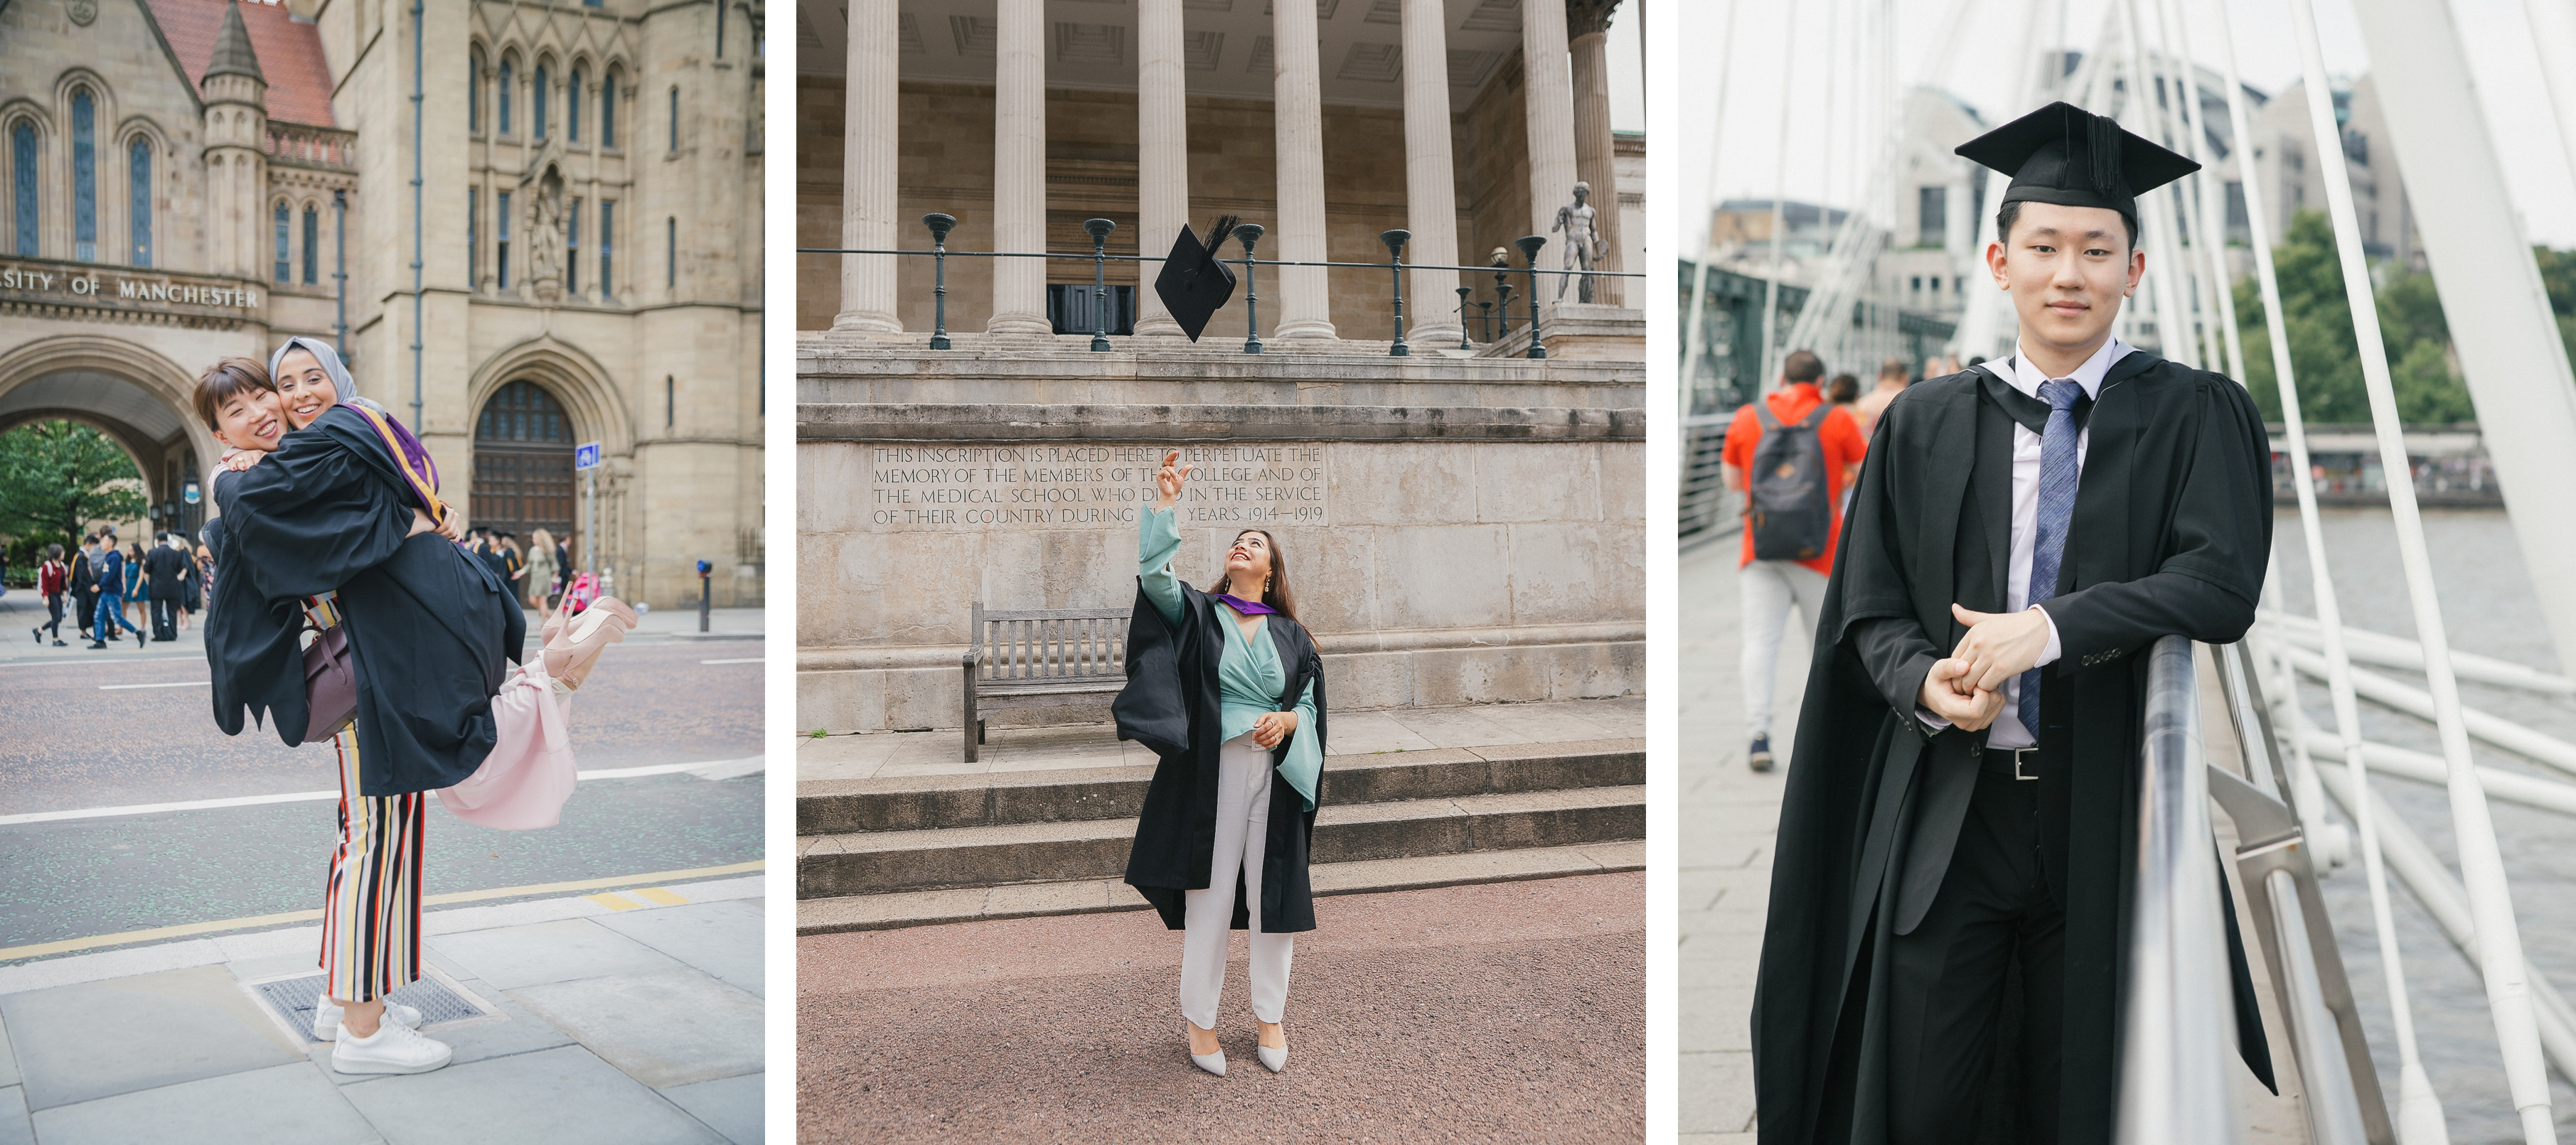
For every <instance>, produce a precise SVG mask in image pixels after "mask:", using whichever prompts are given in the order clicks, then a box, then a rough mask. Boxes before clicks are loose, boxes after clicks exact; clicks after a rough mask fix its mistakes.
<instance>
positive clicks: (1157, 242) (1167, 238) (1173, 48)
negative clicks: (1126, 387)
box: [1136, 0, 1190, 337]
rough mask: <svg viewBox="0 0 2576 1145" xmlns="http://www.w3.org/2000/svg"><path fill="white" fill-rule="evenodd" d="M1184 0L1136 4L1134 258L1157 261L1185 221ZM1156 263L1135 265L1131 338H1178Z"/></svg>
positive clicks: (1187, 205) (1187, 149)
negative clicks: (1158, 285)
mask: <svg viewBox="0 0 2576 1145" xmlns="http://www.w3.org/2000/svg"><path fill="white" fill-rule="evenodd" d="M1182 66H1183V65H1182V62H1181V0H1137V3H1136V246H1137V251H1136V253H1138V254H1141V255H1144V256H1145V257H1147V258H1156V259H1159V258H1160V257H1161V256H1162V255H1163V254H1165V253H1167V252H1169V251H1170V250H1171V249H1172V239H1173V237H1174V236H1176V235H1178V234H1180V233H1181V226H1182V224H1184V223H1187V222H1189V221H1190V121H1189V91H1188V85H1187V82H1186V81H1185V80H1184V79H1183V78H1182ZM1162 269H1163V264H1162V263H1160V262H1140V263H1137V264H1136V333H1138V334H1140V335H1148V336H1154V335H1168V336H1173V337H1178V336H1180V333H1181V324H1180V323H1178V322H1174V321H1172V316H1171V314H1170V312H1168V311H1166V310H1164V309H1163V300H1162V298H1160V297H1159V296H1157V295H1156V294H1155V293H1154V276H1155V275H1156V274H1159V273H1161V272H1162Z"/></svg>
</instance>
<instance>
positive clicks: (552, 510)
mask: <svg viewBox="0 0 2576 1145" xmlns="http://www.w3.org/2000/svg"><path fill="white" fill-rule="evenodd" d="M573 445H574V427H573V422H572V415H571V414H570V413H569V412H568V411H566V410H565V409H564V406H563V403H562V402H561V401H560V400H558V399H557V398H556V397H555V396H554V394H552V393H551V392H549V391H548V390H547V389H546V387H545V386H543V385H541V384H539V383H537V382H534V381H530V380H528V379H525V378H521V379H517V380H514V381H510V382H506V383H504V384H503V385H502V386H501V388H500V389H498V390H496V391H494V392H493V394H492V396H491V397H490V398H489V399H486V400H485V401H484V403H483V408H482V409H481V410H480V411H478V412H477V413H476V414H475V416H474V499H473V500H472V501H471V502H470V503H469V504H470V505H471V506H472V514H473V518H472V519H473V523H474V524H476V525H480V526H483V527H486V528H489V529H491V530H493V531H494V532H508V533H511V534H513V535H515V536H516V537H518V539H519V541H520V543H521V544H522V545H525V544H527V543H528V542H529V540H530V538H532V537H533V536H534V535H535V533H536V530H538V529H544V530H546V532H547V533H549V534H551V535H552V536H554V537H557V538H569V537H570V536H571V535H572V529H573V525H574V522H575V521H576V520H578V519H579V508H578V504H577V499H576V497H575V495H574V489H575V486H574V484H573V468H572V461H573V457H572V452H573Z"/></svg>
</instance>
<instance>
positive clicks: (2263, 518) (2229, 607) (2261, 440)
mask: <svg viewBox="0 0 2576 1145" xmlns="http://www.w3.org/2000/svg"><path fill="white" fill-rule="evenodd" d="M2199 415H2200V432H2199V435H2198V436H2197V438H2196V439H2195V440H2194V441H2193V443H2192V447H2191V451H2190V456H2189V457H2188V458H2187V459H2186V460H2185V466H2186V467H2185V468H2184V469H2183V479H2182V487H2181V489H2180V491H2179V493H2178V494H2177V495H2176V497H2175V499H2174V501H2173V516H2172V523H2171V524H2170V525H2169V526H2168V528H2169V530H2170V532H2169V535H2170V536H2171V537H2172V555H2170V556H2167V557H2166V558H2165V559H2164V560H2163V561H2162V562H2161V563H2160V564H2159V565H2158V566H2157V568H2156V571H2155V572H2153V573H2149V574H2148V575H2146V576H2143V577H2140V578H2138V579H2136V580H2132V581H2116V582H2110V583H2105V584H2097V585H2091V586H2089V587H2086V588H2083V589H2079V590H2077V591H2075V592H2071V593H2068V594H2066V595H2064V596H2060V597H2058V598H2056V599H2055V600H2050V601H2046V602H2043V603H2042V604H2041V605H2040V607H2042V608H2044V609H2046V610H2047V611H2048V615H2049V619H2050V620H2051V621H2052V622H2053V623H2054V624H2055V625H2056V626H2057V634H2058V641H2059V645H2060V659H2059V660H2058V663H2057V665H2056V670H2057V671H2060V672H2073V671H2080V670H2082V669H2084V668H2089V667H2092V666H2094V665H2097V664H2104V663H2109V662H2111V661H2113V660H2116V659H2118V658H2119V657H2120V656H2121V655H2122V654H2124V653H2127V652H2134V651H2137V650H2139V649H2142V648H2145V647H2146V646H2148V645H2149V644H2152V643H2154V641H2155V640H2156V638H2157V637H2160V636H2164V635H2167V634H2173V633H2178V634H2181V635H2184V636H2188V637H2190V638H2192V639H2194V640H2198V641H2202V642H2205V643H2210V644H2228V643H2232V642H2234V641H2235V640H2237V639H2238V638H2240V637H2242V636H2244V635H2245V630H2246V629H2248V628H2250V627H2252V626H2253V624H2254V605H2255V602H2256V600H2257V599H2259V598H2260V597H2261V595H2262V591H2263V571H2264V564H2265V561H2266V559H2267V558H2268V557H2269V556H2270V555H2271V551H2272V450H2271V444H2270V440H2269V438H2268V437H2267V436H2266V434H2265V433H2264V430H2263V421H2262V415H2261V414H2260V413H2259V412H2258V411H2257V410H2256V409H2255V406H2254V401H2253V399H2252V398H2251V397H2249V396H2247V395H2246V393H2245V391H2244V389H2243V388H2242V387H2239V386H2237V385H2236V384H2234V383H2232V382H2228V381H2226V380H2224V379H2220V380H2218V381H2216V382H2213V383H2205V384H2204V385H2203V386H2202V398H2201V408H2200V410H2199Z"/></svg>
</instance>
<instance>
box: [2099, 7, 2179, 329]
mask: <svg viewBox="0 0 2576 1145" xmlns="http://www.w3.org/2000/svg"><path fill="white" fill-rule="evenodd" d="M2120 10H2121V12H2122V14H2123V15H2125V16H2126V17H2127V18H2128V22H2129V23H2128V32H2129V34H2128V35H2127V36H2126V37H2125V40H2126V41H2127V42H2126V45H2125V46H2126V47H2127V49H2128V60H2129V66H2128V69H2127V70H2126V71H2125V72H2124V73H2122V75H2123V78H2124V79H2125V80H2126V81H2127V86H2126V91H2125V92H2124V93H2123V97H2122V98H2121V100H2120V105H2119V106H2120V110H2119V111H2118V112H2117V113H2115V115H2114V116H2113V118H2116V119H2118V120H2119V121H2120V124H2121V126H2123V127H2126V128H2127V129H2129V130H2130V131H2133V132H2136V133H2137V134H2139V135H2142V136H2145V137H2147V138H2150V139H2153V138H2156V137H2158V136H2160V135H2162V134H2163V132H2160V131H2158V130H2156V119H2157V115H2156V96H2155V73H2153V72H2150V71H2148V70H2147V65H2146V45H2145V43H2144V41H2145V38H2146V37H2145V35H2144V33H2143V31H2142V21H2141V20H2140V18H2139V12H2138V0H2121V3H2120ZM2138 206H2139V207H2141V208H2143V209H2144V213H2145V214H2146V215H2147V217H2146V218H2145V219H2142V220H2140V222H2141V223H2142V224H2144V226H2145V227H2146V228H2147V231H2148V233H2147V236H2146V243H2145V245H2146V248H2147V293H2149V294H2151V295H2153V296H2154V297H2155V305H2156V349H2157V352H2159V353H2161V354H2162V355H2163V356H2165V357H2167V358H2170V359H2172V360H2174V361H2177V362H2180V363H2182V364H2183V365H2186V366H2189V367H2191V368H2192V369H2195V370H2197V369H2199V368H2200V351H2199V350H2198V349H2197V348H2196V347H2194V346H2193V345H2192V337H2191V312H2190V310H2189V309H2188V308H2186V307H2185V306H2184V305H2183V304H2182V286H2183V284H2182V282H2181V281H2180V280H2179V279H2178V278H2177V277H2176V276H2175V273H2174V264H2175V261H2176V259H2175V257H2174V254H2173V252H2174V251H2175V250H2177V249H2178V247H2177V246H2176V245H2175V244H2179V243H2180V242H2181V241H2182V230H2181V228H2179V227H2177V226H2175V225H2174V220H2173V210H2172V206H2173V202H2172V200H2171V199H2170V198H2168V197H2167V196H2164V195H2161V194H2156V193H2153V192H2150V193H2149V194H2148V195H2147V196H2146V197H2145V198H2143V199H2140V200H2139V201H2138ZM2123 309H2126V308H2125V307H2123ZM2177 331H2178V332H2179V333H2177Z"/></svg>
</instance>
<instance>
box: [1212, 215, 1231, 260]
mask: <svg viewBox="0 0 2576 1145" xmlns="http://www.w3.org/2000/svg"><path fill="white" fill-rule="evenodd" d="M1234 222H1235V217H1234V216H1233V215H1219V216H1217V220H1216V225H1215V226H1213V227H1209V228H1208V235H1207V252H1208V257H1210V258H1214V257H1216V250H1217V248H1218V247H1221V246H1224V245H1225V238H1226V236H1227V235H1230V234H1233V233H1234Z"/></svg>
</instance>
